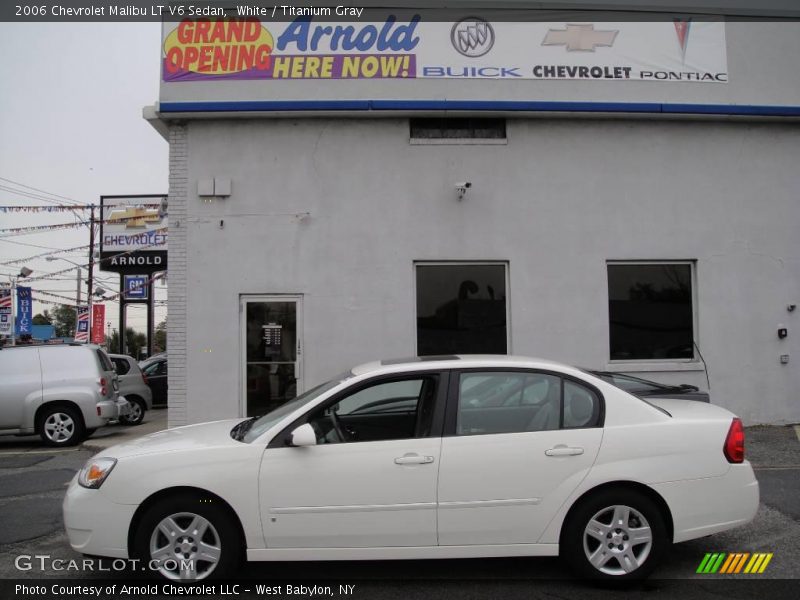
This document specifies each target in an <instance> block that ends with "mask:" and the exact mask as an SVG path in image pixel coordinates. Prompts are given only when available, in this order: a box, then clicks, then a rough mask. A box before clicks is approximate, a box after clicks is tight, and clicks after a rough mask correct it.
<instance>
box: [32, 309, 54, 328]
mask: <svg viewBox="0 0 800 600" xmlns="http://www.w3.org/2000/svg"><path fill="white" fill-rule="evenodd" d="M33 324H34V325H52V324H53V317H51V316H50V313H49V312H47V311H44V312H41V313H39V314H37V315H34V316H33Z"/></svg>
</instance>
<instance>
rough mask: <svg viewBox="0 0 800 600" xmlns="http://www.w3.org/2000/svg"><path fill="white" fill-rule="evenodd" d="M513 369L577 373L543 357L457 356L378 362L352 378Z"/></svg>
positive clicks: (363, 367) (355, 372)
mask: <svg viewBox="0 0 800 600" xmlns="http://www.w3.org/2000/svg"><path fill="white" fill-rule="evenodd" d="M503 367H506V368H515V369H521V368H525V369H545V370H548V369H556V370H558V371H570V372H577V371H578V369H576V368H575V367H572V366H570V365H567V364H564V363H559V362H556V361H552V360H547V359H543V358H533V357H529V356H507V355H503V354H459V355H452V356H422V357H415V358H400V359H389V360H379V361H377V360H376V361H372V362H368V363H364V364H361V365H358V366H356V367H353V369H351V372H352V373H353V375H356V376H360V375H378V374H391V373H403V372H406V371H414V370H425V371H428V370H431V371H434V370H437V369H475V368H492V369H496V368H503Z"/></svg>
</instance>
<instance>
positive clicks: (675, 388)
mask: <svg viewBox="0 0 800 600" xmlns="http://www.w3.org/2000/svg"><path fill="white" fill-rule="evenodd" d="M589 373H591V374H592V375H596V376H597V377H599V378H600V379H605V380H606V381H607V382H608V383H610V384H611V385H615V386H617V387H618V388H620V389H623V390H625V391H626V392H629V393H631V394H633V395H634V396H643V397H648V398H678V399H683V400H697V401H699V402H710V401H711V400H710V398H709V395H708V392H701V391H700V390H699V388H698V387H697V386H694V385H688V384H686V383H684V384H681V385H667V384H665V383H657V382H655V381H650V380H648V379H641V378H639V377H633V376H632V375H623V374H622V373H609V372H608V371H589Z"/></svg>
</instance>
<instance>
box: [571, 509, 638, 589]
mask: <svg viewBox="0 0 800 600" xmlns="http://www.w3.org/2000/svg"><path fill="white" fill-rule="evenodd" d="M652 548H653V532H652V529H651V528H650V524H649V523H648V522H647V519H645V517H644V515H643V514H642V513H641V512H639V511H638V510H636V509H635V508H631V507H630V506H625V505H614V506H608V507H606V508H603V509H602V510H599V511H598V512H597V513H595V515H594V516H593V517H592V518H591V519H589V522H588V523H587V525H586V527H585V528H584V531H583V551H584V553H585V554H586V559H587V560H588V561H589V563H590V564H591V565H592V566H593V567H594V568H595V569H597V570H598V571H599V572H601V573H603V574H605V575H612V576H616V575H626V574H628V573H632V572H634V571H636V570H637V569H639V568H640V567H641V566H642V565H643V564H644V562H645V561H646V560H647V557H648V556H649V555H650V551H651V549H652Z"/></svg>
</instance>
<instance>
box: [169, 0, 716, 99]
mask: <svg viewBox="0 0 800 600" xmlns="http://www.w3.org/2000/svg"><path fill="white" fill-rule="evenodd" d="M247 8H248V7H246V6H242V7H237V10H238V11H239V12H238V13H236V14H235V16H233V17H232V18H229V19H227V20H213V19H211V20H209V19H208V18H199V19H192V18H187V19H184V20H182V21H180V22H177V23H176V22H164V24H163V31H162V81H163V82H164V84H165V85H162V99H163V96H164V95H165V94H164V91H165V88H169V84H174V83H182V82H188V81H193V82H199V81H204V82H216V81H226V80H231V79H233V80H257V81H264V82H266V81H280V80H297V79H316V80H365V79H370V80H380V79H395V80H398V79H399V80H403V79H442V78H445V79H451V78H452V79H504V80H515V79H518V80H525V79H575V80H586V81H653V82H659V81H683V82H693V83H696V82H703V83H706V82H707V83H725V82H727V81H728V65H727V53H726V43H725V24H724V23H723V22H701V21H691V20H675V21H660V22H618V23H610V22H598V23H587V22H579V23H573V22H549V23H544V22H492V21H490V20H485V19H483V18H479V17H470V18H465V19H462V20H460V21H457V22H455V23H453V22H450V23H447V22H440V21H425V20H423V19H422V17H420V16H419V15H415V16H412V17H409V18H405V19H403V18H398V17H396V16H394V15H390V16H388V17H387V18H386V20H385V21H383V22H353V23H342V22H326V21H324V16H322V17H319V18H320V19H322V20H316V18H308V17H303V18H299V19H296V20H293V21H290V22H279V21H271V20H270V21H266V20H265V21H261V20H260V19H259V18H258V16H257V15H251V14H246V9H247ZM242 11H244V12H242ZM315 14H316V13H315ZM232 15H233V11H229V13H228V16H229V17H231V16H232ZM242 89H247V88H242ZM167 95H168V94H167ZM245 95H246V94H245ZM242 99H246V98H242Z"/></svg>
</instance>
